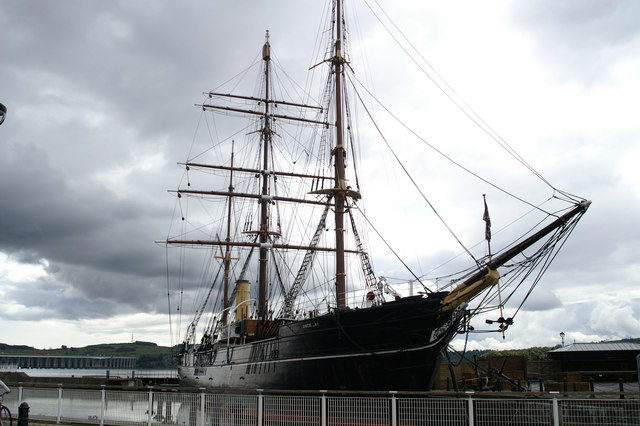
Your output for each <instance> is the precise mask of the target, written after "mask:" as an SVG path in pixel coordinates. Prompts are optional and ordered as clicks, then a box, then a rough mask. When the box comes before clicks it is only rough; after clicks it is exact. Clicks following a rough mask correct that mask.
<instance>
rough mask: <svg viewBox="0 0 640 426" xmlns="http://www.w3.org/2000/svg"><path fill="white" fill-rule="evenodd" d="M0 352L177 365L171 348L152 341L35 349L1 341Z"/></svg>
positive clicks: (151, 365) (154, 365)
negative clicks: (131, 359) (132, 359)
mask: <svg viewBox="0 0 640 426" xmlns="http://www.w3.org/2000/svg"><path fill="white" fill-rule="evenodd" d="M0 354H25V355H79V356H134V357H136V358H137V361H136V368H170V367H174V366H175V365H176V362H175V360H174V359H173V358H172V356H171V348H170V347H167V346H158V345H156V344H155V343H152V342H139V341H137V342H134V343H105V344H100V345H90V346H85V347H81V348H69V347H67V346H65V345H62V347H60V348H56V349H35V348H32V347H31V346H23V345H16V346H13V345H7V344H5V343H0Z"/></svg>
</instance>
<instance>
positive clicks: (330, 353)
mask: <svg viewBox="0 0 640 426" xmlns="http://www.w3.org/2000/svg"><path fill="white" fill-rule="evenodd" d="M328 5H329V6H328V8H327V10H328V13H329V15H330V17H329V18H328V19H326V21H325V22H327V23H328V25H329V28H328V29H327V30H326V31H323V32H322V35H323V37H325V38H326V40H324V42H325V44H324V46H325V48H324V50H322V49H318V51H319V52H321V55H322V57H320V58H319V60H318V61H317V65H315V66H313V67H311V68H312V70H311V71H312V72H317V71H319V70H323V71H325V72H326V77H325V79H324V80H323V83H322V84H319V85H318V86H319V87H318V88H316V90H317V92H319V94H317V95H315V96H313V95H309V94H308V92H306V93H305V92H302V94H300V95H298V96H293V94H297V93H299V92H300V91H299V90H298V88H295V86H294V89H291V90H289V89H282V88H280V86H279V84H280V83H282V82H283V81H284V80H286V78H285V76H287V74H286V71H283V70H281V69H280V68H279V63H278V62H277V61H274V57H275V49H273V48H272V45H271V43H272V41H273V39H275V36H274V35H271V34H270V33H269V32H268V31H267V32H266V35H265V40H264V43H263V44H262V48H261V51H260V60H259V61H258V63H257V65H256V66H257V67H259V70H258V71H257V72H255V75H257V76H258V83H257V85H256V88H255V89H254V92H253V93H251V92H240V93H235V92H234V93H231V90H227V87H226V86H225V87H223V88H218V89H215V90H211V91H209V92H207V93H206V99H205V101H204V102H202V103H200V104H198V105H197V107H198V108H199V109H201V110H202V114H203V117H205V118H204V120H206V123H207V126H209V127H208V130H207V133H208V134H209V135H211V137H212V140H211V143H210V144H209V147H208V148H207V149H205V150H202V151H192V152H191V153H190V156H189V157H188V159H187V160H186V161H184V162H182V163H180V165H181V167H183V168H184V173H185V174H184V179H183V182H182V183H181V184H180V186H179V187H178V189H176V190H173V191H171V193H172V194H173V195H175V196H176V203H177V204H176V212H177V216H178V218H177V219H178V220H177V222H178V224H177V225H175V226H173V227H172V228H171V230H170V231H169V236H168V237H167V239H166V241H164V243H165V244H166V247H167V250H166V252H167V254H168V261H167V262H168V263H167V270H168V282H169V291H168V296H169V301H170V312H171V315H172V324H173V323H174V321H175V323H176V324H177V325H176V326H175V327H174V326H173V325H172V330H173V331H175V332H177V331H176V330H178V329H180V330H182V329H183V328H182V327H183V326H184V324H183V323H182V321H183V319H184V317H186V315H187V314H189V315H192V317H190V319H189V320H187V321H188V324H187V326H186V327H185V328H186V331H185V332H184V335H183V336H181V338H180V340H181V345H180V351H179V354H177V356H178V357H179V358H180V363H181V365H180V369H179V376H180V380H181V383H182V384H184V385H186V386H205V387H209V388H217V389H288V390H319V389H324V390H353V391H356V390H358V391H391V390H394V391H426V390H429V389H430V388H431V386H432V383H433V380H434V377H435V372H436V371H437V369H438V367H439V364H440V360H441V359H442V356H443V355H442V354H443V351H445V350H446V348H447V346H448V345H449V343H450V342H451V340H452V339H453V338H454V337H455V336H456V335H457V334H459V333H470V332H473V331H478V330H474V329H473V327H472V326H471V325H470V321H471V319H472V318H474V317H475V316H477V315H480V314H486V313H492V315H494V316H495V317H496V318H497V319H496V320H495V321H491V324H489V325H490V327H491V329H490V330H483V331H491V332H495V333H499V334H502V335H504V333H505V331H506V330H507V329H508V328H509V326H510V325H511V324H512V323H513V319H514V316H515V314H512V315H511V316H509V315H508V313H509V312H513V311H509V310H508V307H507V301H508V302H510V303H516V306H517V303H520V302H522V299H523V297H522V296H523V295H524V298H525V299H526V296H527V295H528V294H529V293H528V292H527V291H529V290H530V289H533V288H534V287H535V285H536V284H537V283H538V282H539V280H540V279H541V277H542V275H543V273H544V271H546V269H547V268H548V267H549V265H550V263H551V261H552V260H553V259H554V258H555V257H556V255H557V253H558V250H559V249H560V248H561V247H562V245H563V244H564V242H565V241H566V238H567V237H568V236H569V234H570V233H571V232H572V231H573V229H574V227H575V226H576V224H577V222H578V221H579V220H580V218H581V217H582V215H583V214H584V213H585V212H586V211H587V209H588V207H589V204H590V202H589V201H587V200H585V199H583V198H581V197H576V196H574V195H571V194H569V193H567V192H564V191H560V190H558V189H557V188H554V187H552V186H550V185H549V186H550V191H552V192H553V199H554V201H557V202H559V203H561V207H558V208H554V210H553V211H552V210H551V209H550V208H548V207H547V206H543V207H540V206H539V204H535V203H532V202H527V201H524V200H523V199H521V198H519V197H517V196H512V194H510V193H509V192H507V191H504V190H502V192H500V194H501V195H504V196H505V198H507V199H509V200H511V201H513V202H516V203H524V204H525V205H526V206H527V207H531V208H532V210H533V211H535V213H536V214H538V215H540V214H542V215H543V216H544V218H542V219H541V220H539V221H538V222H537V223H536V224H535V225H536V226H534V227H531V228H523V227H521V228H520V229H521V230H522V232H520V233H519V234H517V235H515V234H514V238H513V240H511V241H503V240H502V239H501V240H500V243H501V244H500V245H499V246H498V245H496V244H495V243H494V247H493V252H492V247H491V219H490V217H489V211H488V207H487V200H486V199H485V200H484V206H482V204H480V203H479V204H480V207H484V217H483V218H482V219H483V220H484V222H483V223H482V228H481V229H482V230H483V231H484V234H485V237H486V247H487V249H486V252H484V254H481V255H478V254H477V250H476V255H474V254H473V253H472V250H470V249H469V248H467V246H466V245H465V244H464V243H463V241H462V239H464V238H460V237H459V236H457V235H456V234H455V233H454V231H453V229H455V226H451V225H450V224H448V222H447V220H446V219H444V218H442V217H441V216H440V215H439V214H438V213H437V209H435V208H434V206H433V205H432V203H431V202H430V201H429V200H428V198H427V197H426V195H425V192H424V191H423V190H422V189H421V188H420V187H419V186H418V185H415V186H416V188H412V189H413V190H414V191H415V192H416V193H417V194H419V199H420V200H421V202H423V204H424V205H425V207H426V213H425V214H433V213H435V214H436V215H437V216H438V218H439V219H440V220H441V222H442V225H444V227H445V228H446V230H447V231H448V232H449V233H450V234H451V238H452V239H455V240H456V241H457V242H458V243H459V244H460V246H461V247H462V248H463V249H464V252H463V253H464V254H465V256H466V255H468V260H469V262H468V264H467V265H466V266H464V267H462V268H461V271H460V272H458V273H447V274H446V275H445V276H443V277H441V278H439V279H438V280H432V279H426V277H425V276H424V275H420V274H417V273H416V272H414V271H413V270H412V268H411V267H410V265H409V263H411V262H409V261H404V260H403V259H402V258H401V257H400V256H399V255H398V253H397V252H396V251H395V250H394V249H393V248H389V250H390V252H391V253H393V254H394V255H395V257H394V262H396V263H397V265H398V266H399V267H402V268H403V270H404V271H405V272H404V273H403V275H404V282H410V285H411V286H412V287H411V288H412V290H410V291H409V292H406V291H404V290H401V289H399V288H398V287H397V286H394V284H392V283H391V282H390V281H391V280H389V279H387V278H385V277H383V276H380V275H377V274H376V272H375V271H374V267H373V259H374V258H373V256H372V254H371V251H370V249H369V243H370V239H369V232H370V231H368V229H373V232H375V233H376V235H378V231H377V228H376V224H375V223H372V222H371V220H370V218H369V217H368V215H367V214H366V208H365V206H366V203H367V199H368V198H367V197H372V198H373V199H375V198H378V199H379V198H381V197H382V198H383V197H384V196H385V194H381V193H377V194H376V191H375V190H374V191H373V193H367V192H366V191H365V190H363V187H365V186H364V184H363V185H361V176H360V175H361V174H362V173H361V169H360V168H361V167H362V166H361V162H360V160H361V158H362V154H361V153H360V152H359V151H358V150H359V149H360V147H362V150H363V151H364V150H365V148H367V147H369V146H370V145H372V141H370V140H369V136H367V142H366V143H360V142H359V139H358V138H359V137H360V136H359V134H358V133H357V126H356V124H358V122H359V120H357V119H356V117H355V115H356V112H355V111H356V110H357V111H363V112H364V114H363V115H364V117H363V119H368V118H370V117H371V114H369V111H370V110H369V109H367V107H366V106H361V105H359V103H360V102H361V101H363V96H362V93H363V89H362V88H361V87H360V82H359V80H357V78H356V77H355V74H354V68H357V64H355V63H352V61H351V57H350V54H349V50H348V49H349V47H350V45H349V40H350V39H349V34H350V33H349V32H348V30H347V28H348V27H347V25H348V22H349V21H348V19H347V18H346V17H345V14H344V7H343V6H344V5H343V1H342V0H334V1H332V2H329V3H328ZM278 36H280V35H278ZM282 36H283V37H286V36H287V35H282ZM252 55H253V53H252V52H248V54H247V56H248V57H251V56H252ZM245 74H248V71H247V72H244V73H241V75H243V76H244V75H245ZM221 80H222V79H221ZM230 86H231V88H238V87H243V86H242V85H238V84H236V82H233V84H230ZM314 99H319V101H317V102H315V101H313V100H314ZM354 104H357V108H356V107H355V106H354ZM223 122H224V124H223ZM212 128H214V130H212ZM371 132H374V133H375V132H378V133H379V135H378V136H379V137H378V139H379V140H381V141H382V142H384V144H383V145H386V146H388V147H389V149H390V154H389V155H388V158H390V159H392V160H393V162H394V163H396V162H397V163H398V166H399V169H401V173H404V174H406V175H407V176H408V179H409V180H410V182H413V183H415V182H416V180H415V179H413V178H412V177H411V174H410V172H409V170H408V168H407V167H406V166H405V165H404V164H402V162H401V160H400V158H399V156H398V155H396V153H395V151H394V150H393V149H392V148H391V143H392V142H395V143H399V144H402V143H404V142H405V141H404V140H403V139H401V138H397V139H400V140H395V141H394V135H393V134H391V135H386V134H384V133H383V131H382V128H381V126H379V125H378V124H377V123H374V124H372V125H370V126H369V128H368V133H367V135H369V134H370V133H371ZM213 135H215V137H214V136H213ZM425 155H426V154H425ZM364 163H365V164H367V163H366V161H365V162H364ZM452 163H453V165H454V166H455V165H458V164H457V163H455V162H452ZM523 164H525V163H523ZM369 167H371V166H370V165H369ZM526 169H528V170H525V172H527V173H529V172H534V174H535V171H534V170H533V169H532V168H531V167H530V166H528V165H527V167H526ZM465 170H467V171H468V169H465ZM470 174H471V175H472V176H471V178H473V179H476V180H479V182H480V184H481V185H484V186H483V188H484V189H485V190H489V189H490V190H494V191H496V192H498V190H497V188H498V186H496V185H495V184H493V183H491V182H489V181H488V180H486V179H483V178H479V177H478V176H477V175H475V174H473V173H470ZM367 175H369V176H370V175H371V173H367ZM543 182H544V183H545V184H547V183H548V182H547V181H546V180H545V181H543ZM403 189H404V188H403ZM481 196H482V193H479V194H478V199H479V200H480V201H482V198H480V197H481ZM369 199H371V198H369ZM479 211H480V213H482V209H481V208H480V209H479ZM429 212H432V213H429ZM474 214H475V213H474ZM479 216H480V215H479ZM412 225H413V226H414V227H415V228H420V227H422V226H424V225H423V224H422V223H421V221H417V222H416V223H413V224H412ZM378 236H379V235H378ZM379 237H380V238H379V239H380V240H382V241H385V240H384V237H383V236H379ZM406 238H407V239H409V240H410V239H411V238H412V235H407V236H406ZM192 253H194V254H195V256H194V257H193V258H192V257H191V254H192ZM169 254H175V255H176V256H175V257H177V258H178V261H177V262H175V263H173V261H172V260H170V256H169ZM171 259H173V258H171ZM200 270H202V272H199V271H200ZM413 288H416V289H417V290H418V291H415V292H414V291H413ZM525 289H528V290H525ZM529 292H530V291H529ZM172 295H173V296H172ZM172 297H173V298H172ZM518 297H520V299H521V300H520V301H516V300H515V299H517V298H518ZM186 302H190V303H192V304H193V308H188V307H185V303H186ZM172 303H173V305H172ZM176 305H177V306H176ZM520 306H521V305H520ZM515 312H516V313H517V310H516V311H515ZM492 324H494V325H492Z"/></svg>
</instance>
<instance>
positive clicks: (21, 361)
mask: <svg viewBox="0 0 640 426" xmlns="http://www.w3.org/2000/svg"><path fill="white" fill-rule="evenodd" d="M135 365H136V357H134V356H74V355H4V354H2V355H0V368H3V369H7V368H83V369H89V368H113V369H123V370H128V369H132V368H134V367H135Z"/></svg>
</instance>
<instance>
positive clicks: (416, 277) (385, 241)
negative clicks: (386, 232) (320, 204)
mask: <svg viewBox="0 0 640 426" xmlns="http://www.w3.org/2000/svg"><path fill="white" fill-rule="evenodd" d="M351 208H356V209H358V211H360V214H362V217H363V218H364V220H366V221H367V223H368V224H369V226H370V227H371V229H373V231H374V232H375V233H376V235H378V237H380V239H381V240H382V242H383V243H384V244H385V245H386V246H387V248H388V249H389V250H391V253H393V255H394V256H395V257H396V259H398V260H399V261H400V263H402V265H403V266H404V267H405V268H407V271H409V273H411V275H413V277H414V278H415V279H416V280H418V282H419V283H420V285H421V286H422V288H424V290H425V291H426V292H428V293H433V290H431V289H429V288H428V287H427V286H426V285H425V284H424V283H423V282H422V280H420V278H419V277H418V276H417V275H416V274H415V273H414V272H413V271H412V270H411V268H410V267H409V265H407V264H406V263H405V262H404V260H402V258H401V257H400V255H399V254H398V253H396V251H395V250H394V249H393V248H392V247H391V245H389V243H387V240H385V239H384V237H383V236H382V235H381V234H380V232H378V230H377V229H376V227H375V226H373V223H371V221H370V220H369V218H368V217H367V216H366V215H365V214H364V212H363V211H362V209H360V207H359V206H358V205H357V204H355V203H354V204H353V206H351ZM472 257H473V256H472Z"/></svg>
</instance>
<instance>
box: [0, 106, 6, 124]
mask: <svg viewBox="0 0 640 426" xmlns="http://www.w3.org/2000/svg"><path fill="white" fill-rule="evenodd" d="M6 117H7V107H6V106H4V105H3V104H0V124H2V123H3V122H4V119H5V118H6Z"/></svg>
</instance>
